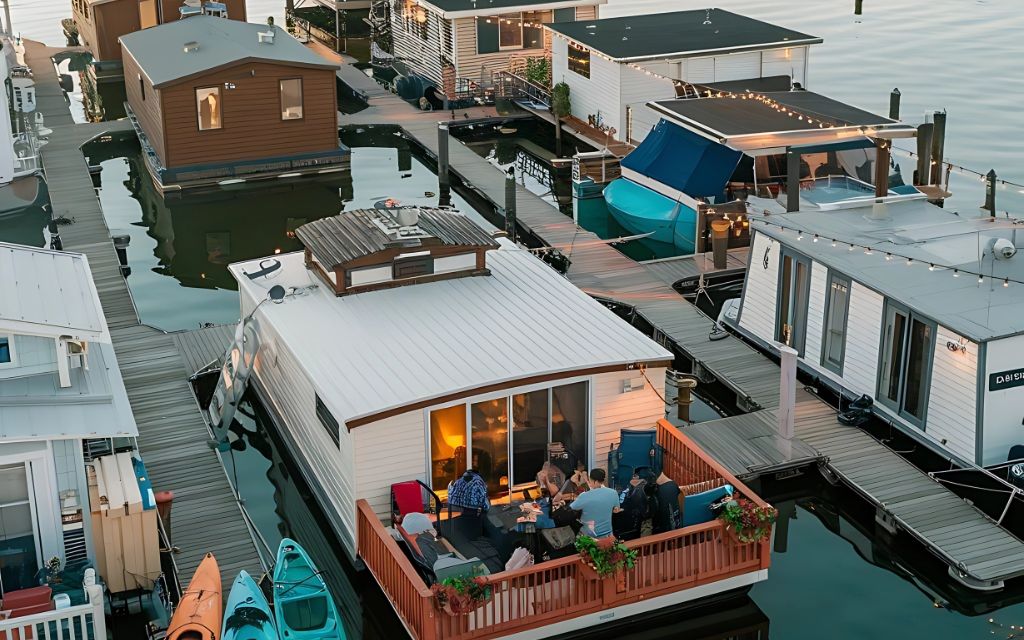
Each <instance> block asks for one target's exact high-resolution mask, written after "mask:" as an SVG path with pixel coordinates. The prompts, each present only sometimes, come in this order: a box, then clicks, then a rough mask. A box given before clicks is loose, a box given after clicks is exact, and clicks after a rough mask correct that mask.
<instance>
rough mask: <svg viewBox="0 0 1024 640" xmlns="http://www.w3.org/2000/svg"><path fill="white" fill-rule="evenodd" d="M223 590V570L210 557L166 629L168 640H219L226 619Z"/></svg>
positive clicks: (201, 566)
mask: <svg viewBox="0 0 1024 640" xmlns="http://www.w3.org/2000/svg"><path fill="white" fill-rule="evenodd" d="M220 587H221V585H220V567H218V566H217V559H216V558H214V557H213V554H212V553H208V554H206V557H205V558H203V561H202V562H200V563H199V568H198V569H196V572H195V575H193V576H192V582H190V583H189V585H188V588H187V589H185V593H183V594H181V601H180V602H179V603H178V608H177V609H175V610H174V615H173V616H171V624H170V625H169V626H168V627H167V640H217V638H218V637H219V636H220V628H221V622H222V618H223V616H224V607H223V604H222V602H221V593H220Z"/></svg>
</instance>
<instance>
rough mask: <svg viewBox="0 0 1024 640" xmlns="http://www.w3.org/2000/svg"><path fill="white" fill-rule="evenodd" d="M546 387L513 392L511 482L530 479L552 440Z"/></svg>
mask: <svg viewBox="0 0 1024 640" xmlns="http://www.w3.org/2000/svg"><path fill="white" fill-rule="evenodd" d="M549 393H550V390H549V389H540V390H538V391H531V392H529V393H520V394H518V395H514V396H512V485H513V486H515V485H519V484H525V483H527V482H533V481H534V478H535V476H536V474H537V471H538V470H539V469H540V467H541V465H542V464H544V461H545V460H547V449H548V442H549V441H550V440H551V438H550V431H551V424H550V416H551V411H550V409H549V408H548V407H549V404H548V395H549Z"/></svg>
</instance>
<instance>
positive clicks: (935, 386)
mask: <svg viewBox="0 0 1024 640" xmlns="http://www.w3.org/2000/svg"><path fill="white" fill-rule="evenodd" d="M961 339H963V338H962V336H960V335H959V334H957V333H954V332H953V331H950V330H949V329H947V328H946V327H943V326H941V325H939V326H938V327H937V331H936V332H935V353H934V355H933V360H932V380H931V389H930V391H929V393H928V413H927V422H926V424H925V430H924V432H925V433H926V434H928V435H929V436H931V437H932V438H933V439H934V440H936V441H937V442H939V443H942V441H943V440H945V446H946V448H948V449H950V450H951V451H954V452H955V453H956V454H957V455H959V456H961V457H963V458H965V459H967V460H974V458H975V449H976V447H975V445H976V442H975V438H976V433H977V431H976V428H977V422H978V416H977V410H976V409H977V401H978V394H977V384H978V345H977V344H975V343H973V342H971V341H970V340H965V341H964V343H963V344H964V346H965V347H966V351H963V352H961V351H950V350H949V349H948V348H947V347H946V344H947V343H950V342H951V343H953V344H956V345H959V344H961V342H960V341H961ZM1004 458H1005V456H1004ZM999 462H1002V460H1001V461H999Z"/></svg>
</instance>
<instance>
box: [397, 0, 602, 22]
mask: <svg viewBox="0 0 1024 640" xmlns="http://www.w3.org/2000/svg"><path fill="white" fill-rule="evenodd" d="M607 2H608V0H417V4H421V5H423V6H425V7H430V8H432V9H434V10H435V11H437V12H438V13H440V14H441V15H442V16H443V17H445V18H467V17H472V16H496V15H500V14H502V13H512V12H515V11H542V10H543V11H547V10H551V9H568V8H570V7H590V6H594V5H602V4H606V3H607Z"/></svg>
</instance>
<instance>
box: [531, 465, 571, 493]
mask: <svg viewBox="0 0 1024 640" xmlns="http://www.w3.org/2000/svg"><path fill="white" fill-rule="evenodd" d="M564 485H565V474H563V473H562V470H561V469H559V468H558V467H556V466H555V465H553V464H551V462H550V461H548V462H545V463H544V465H543V466H542V467H541V468H540V471H538V472H537V488H538V489H539V490H540V495H542V496H547V497H549V498H551V502H552V503H555V502H559V500H560V499H561V497H562V487H563V486H564Z"/></svg>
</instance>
